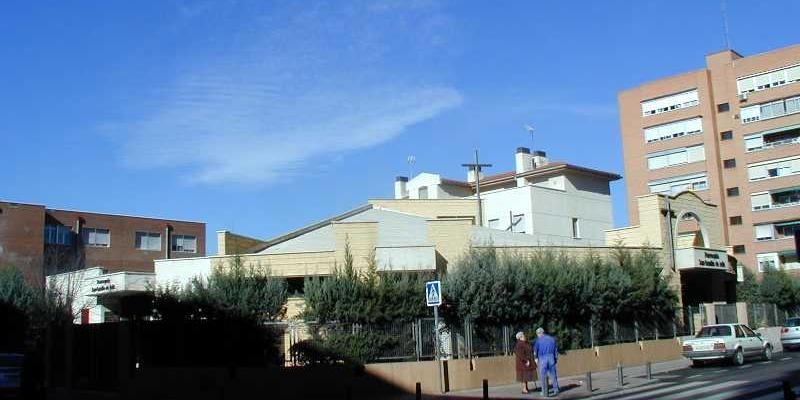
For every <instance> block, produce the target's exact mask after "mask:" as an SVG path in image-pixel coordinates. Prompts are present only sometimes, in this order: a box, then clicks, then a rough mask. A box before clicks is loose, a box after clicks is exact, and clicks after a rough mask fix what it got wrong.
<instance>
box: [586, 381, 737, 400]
mask: <svg viewBox="0 0 800 400" xmlns="http://www.w3.org/2000/svg"><path fill="white" fill-rule="evenodd" d="M673 383H674V382H673ZM708 383H709V382H708V381H695V382H690V383H686V384H677V385H675V384H673V385H670V386H667V387H663V388H661V389H656V390H647V391H642V393H634V394H628V393H625V392H619V391H617V392H613V393H609V394H610V395H616V396H620V395H621V396H622V397H615V398H616V399H617V400H622V399H626V400H635V399H647V400H650V399H658V398H661V396H662V395H664V394H666V393H670V392H674V391H676V390H683V389H688V388H692V387H695V386H701V385H707V384H708ZM726 384H727V383H726ZM644 387H646V388H649V387H652V386H644ZM592 398H593V399H594V398H595V397H592Z"/></svg>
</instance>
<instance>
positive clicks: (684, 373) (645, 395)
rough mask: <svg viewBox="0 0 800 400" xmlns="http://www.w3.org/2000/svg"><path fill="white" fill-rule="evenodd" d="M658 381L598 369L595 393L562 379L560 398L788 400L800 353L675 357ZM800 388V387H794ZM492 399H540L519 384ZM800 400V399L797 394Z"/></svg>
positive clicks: (659, 370) (636, 372) (471, 394)
mask: <svg viewBox="0 0 800 400" xmlns="http://www.w3.org/2000/svg"><path fill="white" fill-rule="evenodd" d="M653 371H654V373H653V376H652V377H653V379H652V380H649V381H648V380H646V379H645V378H644V376H643V375H644V369H643V368H630V369H626V372H625V382H626V384H625V385H624V387H623V389H618V388H617V387H616V372H615V371H607V372H601V373H597V374H596V375H597V378H596V379H593V382H594V385H593V386H594V388H595V390H594V392H593V395H591V396H590V395H589V394H588V393H587V392H586V388H585V386H584V382H583V380H582V379H581V377H565V379H560V381H561V383H562V389H566V390H562V393H561V394H560V395H559V396H558V397H551V398H559V399H584V398H590V399H597V400H649V399H667V400H684V399H686V400H688V399H708V400H725V399H759V400H762V399H776V400H778V399H783V391H782V386H781V382H780V381H779V378H780V377H782V376H784V375H786V374H795V375H797V376H800V352H783V353H776V354H775V357H774V358H773V359H772V360H771V361H758V360H753V361H750V360H748V361H747V362H746V363H745V364H744V365H742V366H738V367H737V366H733V365H729V364H723V363H721V364H714V365H707V366H705V367H701V368H689V367H688V362H686V361H685V360H683V361H672V362H668V363H661V364H654V366H653ZM794 390H795V392H800V387H795V388H794ZM489 395H490V398H491V399H524V398H528V399H540V398H541V397H540V396H538V395H536V394H528V395H522V394H520V392H519V386H518V385H507V386H502V387H492V388H490V391H489ZM480 396H481V393H480V391H479V390H478V391H474V390H473V391H465V392H461V393H450V394H449V395H448V396H447V397H450V398H451V399H452V398H457V399H473V400H474V399H475V398H476V397H477V398H480ZM798 399H800V397H798Z"/></svg>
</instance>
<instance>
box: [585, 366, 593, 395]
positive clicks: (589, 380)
mask: <svg viewBox="0 0 800 400" xmlns="http://www.w3.org/2000/svg"><path fill="white" fill-rule="evenodd" d="M586 391H587V392H589V393H592V371H586Z"/></svg>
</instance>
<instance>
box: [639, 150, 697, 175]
mask: <svg viewBox="0 0 800 400" xmlns="http://www.w3.org/2000/svg"><path fill="white" fill-rule="evenodd" d="M705 159H706V150H705V147H704V146H703V145H698V146H692V147H684V148H681V149H673V150H667V151H661V152H658V153H653V154H651V155H648V156H647V167H648V168H649V169H650V170H654V169H660V168H667V167H672V166H675V165H680V164H688V163H693V162H699V161H704V160H705Z"/></svg>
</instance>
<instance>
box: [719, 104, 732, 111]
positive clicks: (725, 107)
mask: <svg viewBox="0 0 800 400" xmlns="http://www.w3.org/2000/svg"><path fill="white" fill-rule="evenodd" d="M730 110H731V106H730V104H728V103H722V104H717V112H728V111H730Z"/></svg>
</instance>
